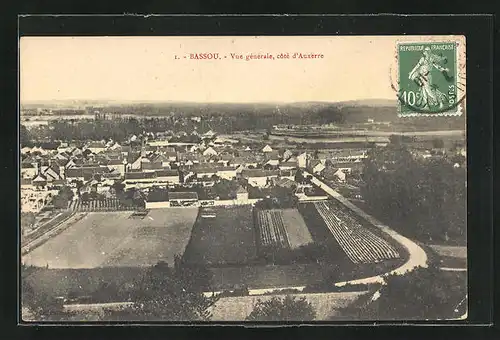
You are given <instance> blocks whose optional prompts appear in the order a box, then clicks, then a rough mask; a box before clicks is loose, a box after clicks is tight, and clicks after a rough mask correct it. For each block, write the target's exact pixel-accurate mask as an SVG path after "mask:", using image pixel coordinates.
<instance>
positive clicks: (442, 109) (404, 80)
mask: <svg viewBox="0 0 500 340" xmlns="http://www.w3.org/2000/svg"><path fill="white" fill-rule="evenodd" d="M390 84H391V88H392V89H393V90H394V91H395V93H396V97H397V101H398V115H399V116H441V115H445V116H448V115H461V114H462V113H463V107H464V103H465V97H466V96H465V93H466V78H465V44H464V41H460V39H457V40H434V39H431V40H429V39H427V40H422V41H411V42H410V41H401V42H398V43H396V50H395V56H394V59H393V64H392V65H391V68H390Z"/></svg>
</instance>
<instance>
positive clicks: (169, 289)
mask: <svg viewBox="0 0 500 340" xmlns="http://www.w3.org/2000/svg"><path fill="white" fill-rule="evenodd" d="M178 261H179V258H178V257H177V260H176V263H177V265H181V266H182V264H181V263H179V262H178ZM179 269H180V268H177V270H176V268H170V267H169V266H168V265H167V264H166V263H164V262H159V263H158V264H156V265H155V266H153V267H152V268H150V270H149V271H148V272H147V273H146V275H145V276H144V277H143V278H142V280H140V282H139V283H138V286H137V290H136V296H135V298H136V302H135V303H134V308H133V310H132V311H131V312H132V313H133V314H134V315H135V316H136V317H137V320H147V321H151V320H169V321H195V320H202V321H203V320H205V321H206V320H209V319H210V316H211V315H210V313H209V311H208V309H209V307H210V306H212V305H213V304H214V303H215V302H216V301H217V298H216V297H205V296H204V295H203V293H202V292H201V289H200V287H199V286H197V285H196V284H193V277H195V274H194V273H190V274H186V273H187V272H189V270H190V269H189V268H188V267H183V268H182V270H179ZM181 273H182V275H181ZM198 273H199V272H198ZM208 273H209V272H208V271H206V272H205V274H206V275H208Z"/></svg>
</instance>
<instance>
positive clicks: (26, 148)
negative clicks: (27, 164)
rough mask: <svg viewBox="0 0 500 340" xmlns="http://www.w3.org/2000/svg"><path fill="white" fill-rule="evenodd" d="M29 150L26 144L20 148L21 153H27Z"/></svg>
mask: <svg viewBox="0 0 500 340" xmlns="http://www.w3.org/2000/svg"><path fill="white" fill-rule="evenodd" d="M30 152H31V148H29V147H27V146H25V147H23V148H21V153H22V154H23V155H25V154H28V153H30Z"/></svg>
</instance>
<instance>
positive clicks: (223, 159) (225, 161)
mask: <svg viewBox="0 0 500 340" xmlns="http://www.w3.org/2000/svg"><path fill="white" fill-rule="evenodd" d="M233 158H234V156H233V155H231V154H228V153H224V154H221V155H219V156H217V163H219V164H222V165H223V166H228V165H229V162H230V161H231V160H232V159H233Z"/></svg>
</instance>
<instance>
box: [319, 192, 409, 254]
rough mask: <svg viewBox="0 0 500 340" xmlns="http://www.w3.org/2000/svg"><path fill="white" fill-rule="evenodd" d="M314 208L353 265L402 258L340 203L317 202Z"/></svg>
mask: <svg viewBox="0 0 500 340" xmlns="http://www.w3.org/2000/svg"><path fill="white" fill-rule="evenodd" d="M314 206H315V207H316V209H317V210H318V212H319V213H320V215H321V217H322V218H323V220H324V221H325V222H326V225H327V227H328V229H329V230H330V231H331V233H332V234H333V235H334V237H335V239H336V240H337V242H338V243H339V244H340V246H341V247H342V249H343V250H344V252H345V253H346V255H347V256H348V257H349V259H350V260H351V261H352V262H353V263H377V262H382V261H384V260H389V259H396V258H399V257H400V256H399V253H398V251H397V250H396V249H395V248H394V247H393V246H391V245H390V244H389V243H388V242H387V241H385V240H384V239H382V238H380V237H378V236H376V235H375V234H373V233H372V232H371V231H369V230H368V229H367V228H365V227H364V226H363V225H362V224H361V223H360V222H359V221H358V219H357V217H356V216H354V215H353V213H351V212H350V211H348V210H347V209H345V208H343V207H341V206H340V205H339V204H338V203H336V202H333V201H328V202H317V203H314Z"/></svg>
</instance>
